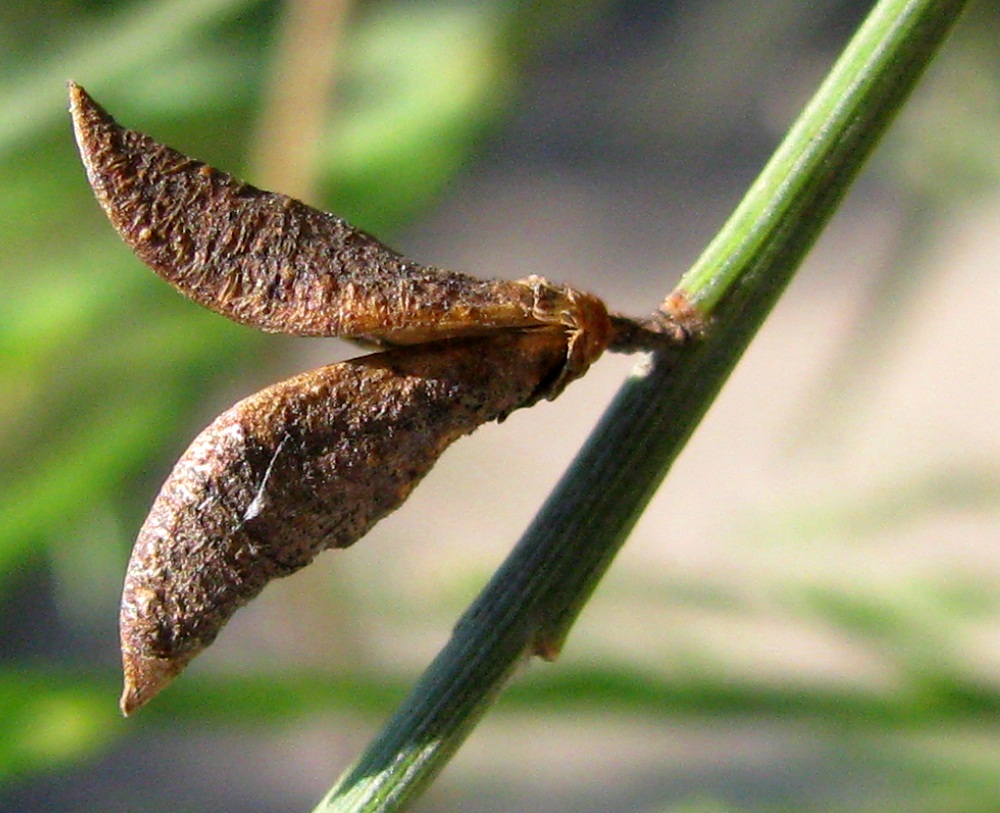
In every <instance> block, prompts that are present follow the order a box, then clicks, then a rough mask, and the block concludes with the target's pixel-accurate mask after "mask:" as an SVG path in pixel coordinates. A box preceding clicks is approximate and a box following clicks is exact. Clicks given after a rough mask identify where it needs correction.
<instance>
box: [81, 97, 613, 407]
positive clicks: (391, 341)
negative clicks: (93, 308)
mask: <svg viewBox="0 0 1000 813" xmlns="http://www.w3.org/2000/svg"><path fill="white" fill-rule="evenodd" d="M70 112H71V113H72V116H73V126H74V129H75V131H76V139H77V143H78V144H79V147H80V154H81V156H82V157H83V162H84V165H85V167H86V169H87V177H88V178H89V180H90V184H91V186H92V187H93V189H94V192H95V194H96V195H97V199H98V201H100V203H101V206H102V207H103V208H104V211H105V212H106V213H107V215H108V218H109V219H110V220H111V223H112V224H113V225H114V227H115V228H116V229H117V230H118V232H119V234H120V235H121V236H122V238H123V239H124V240H125V242H126V243H127V244H128V245H129V246H130V247H131V248H132V250H133V251H134V252H135V254H136V255H137V256H138V257H139V259H141V260H142V261H143V262H144V263H146V264H147V265H148V266H149V267H150V268H152V269H153V270H154V271H156V273H157V274H159V275H160V276H161V277H163V278H164V279H165V280H167V281H168V282H169V283H171V284H172V285H173V286H174V287H175V288H177V289H178V290H179V291H181V292H182V293H183V294H185V295H186V296H188V297H190V298H191V299H193V300H194V301H196V302H198V303H199V304H201V305H204V306H205V307H207V308H210V309H211V310H214V311H216V312H217V313H220V314H222V315H223V316H227V317H229V318H230V319H233V320H235V321H237V322H241V323H243V324H247V325H252V326H254V327H258V328H260V329H262V330H266V331H270V332H277V333H288V334H293V335H300V336H343V337H346V338H354V339H360V340H365V341H369V342H375V343H378V344H385V345H408V344H421V343H424V342H429V341H437V340H440V339H445V338H454V337H463V336H481V335H486V334H488V333H490V332H492V331H495V330H504V329H512V328H531V327H558V328H560V329H562V330H564V331H565V332H566V334H567V336H568V338H569V344H568V351H567V363H566V369H565V370H564V372H563V374H562V375H561V376H560V377H559V378H558V379H557V380H556V381H555V382H554V383H553V392H552V394H553V395H554V394H558V390H559V389H561V387H562V386H563V385H565V383H567V382H568V381H569V380H572V379H573V378H575V377H577V376H579V375H581V374H582V373H583V372H585V371H586V369H587V367H588V366H589V365H590V363H591V362H592V361H593V360H594V359H596V358H597V357H598V356H600V355H601V353H602V352H603V351H604V349H605V348H606V347H607V344H608V341H609V338H610V332H611V323H610V320H609V317H608V313H607V310H606V309H605V307H604V304H603V303H602V302H601V301H600V300H599V299H597V298H596V297H594V296H591V295H590V294H586V293H583V292H581V291H577V290H574V289H572V288H568V287H565V286H557V285H552V284H550V283H548V282H547V281H546V280H544V279H542V278H541V277H529V278H527V279H524V280H516V281H511V280H480V279H477V278H475V277H472V276H469V275H467V274H461V273H458V272H454V271H446V270H443V269H440V268H432V267H428V266H423V265H420V264H418V263H416V262H413V261H412V260H409V259H407V258H406V257H403V256H401V255H399V254H397V253H396V252H395V251H393V250H391V249H390V248H388V247H386V246H385V245H383V244H382V243H381V242H379V241H378V240H376V239H375V238H374V237H372V236H371V235H369V234H367V233H365V232H363V231H361V230H360V229H356V228H354V227H353V226H351V225H350V224H348V223H347V222H345V221H344V220H342V219H341V218H339V217H337V216H335V215H332V214H327V213H325V212H320V211H318V210H316V209H313V208H312V207H310V206H307V205H306V204H304V203H301V202H299V201H297V200H294V199H293V198H289V197H287V196H285V195H280V194H276V193H274V192H265V191H263V190H260V189H257V188H255V187H253V186H250V185H249V184H246V183H243V182H242V181H239V180H237V179H236V178H233V177H232V176H231V175H227V174H226V173H224V172H220V171H219V170H216V169H213V168H212V167H210V166H207V165H206V164H203V163H201V162H200V161H196V160H194V159H192V158H188V157H186V156H184V155H182V154H181V153H179V152H177V151H176V150H173V149H171V148H170V147H166V146H164V145H163V144H160V143H158V142H156V141H154V140H153V139H152V138H150V137H149V136H146V135H143V134H142V133H139V132H136V131H134V130H129V129H126V128H124V127H121V126H120V125H119V124H117V122H115V120H114V119H113V118H112V117H111V116H110V115H109V114H108V113H107V112H106V111H105V110H104V109H103V108H102V107H101V106H100V105H98V104H97V103H96V102H95V101H94V100H93V99H92V98H91V97H90V96H89V95H88V94H87V92H86V91H85V90H84V89H83V88H81V87H80V86H78V85H76V84H73V83H70Z"/></svg>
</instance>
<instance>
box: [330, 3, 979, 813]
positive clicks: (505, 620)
mask: <svg viewBox="0 0 1000 813" xmlns="http://www.w3.org/2000/svg"><path fill="white" fill-rule="evenodd" d="M964 5H965V2H960V0H909V1H907V0H882V2H880V3H878V4H877V6H876V7H875V8H874V10H873V11H872V12H871V14H870V15H869V17H868V19H867V20H866V22H865V23H864V25H863V26H862V28H861V29H860V30H859V32H858V33H857V35H856V36H855V37H854V39H853V40H852V42H851V43H850V45H849V46H848V48H847V49H846V50H845V52H844V54H843V55H842V56H841V58H840V60H838V62H837V64H836V66H835V67H834V69H833V70H832V72H831V73H830V74H829V77H828V78H827V80H826V81H825V82H824V83H823V85H822V87H821V88H820V90H819V91H818V92H817V93H816V95H815V96H814V98H813V100H812V101H811V102H810V103H809V105H808V106H807V107H806V109H805V111H804V112H803V114H802V115H801V117H800V118H799V120H798V121H797V122H796V124H795V125H794V127H793V128H792V130H791V131H790V132H789V134H788V136H787V138H786V139H785V141H784V142H783V144H782V145H781V146H780V148H779V149H778V151H777V152H776V153H775V155H774V158H773V159H772V160H771V161H770V162H769V163H768V165H767V167H766V168H765V169H764V171H763V172H762V173H761V175H760V177H759V178H758V179H757V181H756V182H755V183H754V185H753V186H752V187H751V189H750V191H749V192H748V194H747V196H746V197H745V198H744V200H743V201H742V202H741V204H740V206H739V207H738V208H737V210H736V212H734V214H733V215H732V217H731V218H730V219H729V221H728V222H727V223H726V224H725V226H724V227H723V229H722V231H721V232H720V233H719V235H718V236H717V237H716V239H715V240H714V241H713V242H712V243H711V244H710V246H709V247H708V249H707V250H706V252H705V254H704V255H703V256H702V257H701V259H699V261H698V263H697V264H696V265H695V266H694V268H693V269H692V270H691V271H690V272H689V273H688V274H686V275H685V276H684V278H683V279H682V281H681V283H680V287H679V288H678V291H679V292H680V293H681V294H682V295H683V296H684V297H686V298H687V300H688V301H690V302H691V303H692V304H693V305H694V306H695V307H696V308H697V309H699V310H700V312H701V313H702V314H704V315H705V316H707V317H710V318H711V325H710V327H709V329H708V330H707V332H706V333H705V336H704V337H703V338H702V339H701V340H700V341H697V342H695V343H693V344H690V345H687V346H684V347H681V348H676V349H671V350H668V351H665V352H662V353H658V354H655V355H653V356H651V357H650V359H649V360H648V362H647V363H644V364H642V365H640V367H639V369H638V370H637V371H636V372H635V373H633V375H632V376H631V377H630V378H629V379H628V381H627V382H626V383H625V385H624V387H623V388H622V390H621V391H620V392H619V394H618V396H617V397H616V399H615V401H614V403H613V404H612V405H611V407H610V408H609V409H608V411H607V412H606V413H605V415H604V417H603V418H602V420H601V421H600V424H599V425H598V426H597V428H596V429H595V430H594V432H593V434H592V435H591V438H590V440H589V441H588V442H587V444H586V445H585V446H584V448H583V449H582V450H581V452H580V454H579V455H578V456H577V458H576V460H575V461H574V462H573V464H572V466H571V468H570V470H569V471H568V472H567V474H566V475H565V476H564V477H563V479H562V481H561V482H560V483H559V485H558V486H557V487H556V489H555V491H554V492H553V493H552V495H551V496H550V497H549V499H548V501H547V502H546V503H545V505H544V506H543V508H542V510H541V511H540V513H539V514H538V516H537V518H536V519H535V521H534V522H533V523H532V525H531V527H530V528H528V530H527V532H526V533H525V535H524V536H523V537H522V539H521V541H520V542H519V543H518V545H517V547H516V548H515V549H514V551H513V552H512V553H511V554H510V556H509V557H508V559H507V561H506V562H505V563H504V564H503V565H502V566H501V568H500V569H499V570H498V571H497V573H496V574H495V576H494V577H493V579H492V580H491V581H490V583H489V584H488V585H487V586H486V588H485V589H484V590H483V592H482V593H481V594H480V596H479V597H478V598H477V599H476V601H475V602H474V603H473V605H472V606H471V607H470V608H469V610H468V611H467V612H466V613H465V615H464V616H463V617H462V618H461V619H460V621H459V623H458V625H457V626H456V628H455V631H454V634H453V636H452V638H451V640H450V641H449V642H448V644H447V645H446V646H445V648H444V649H443V650H442V651H441V653H440V654H439V655H438V657H437V658H436V659H435V660H434V662H433V663H432V664H431V666H430V667H429V668H428V670H427V671H426V672H425V673H424V675H423V677H422V678H421V679H420V681H419V682H418V683H417V685H416V686H415V688H414V690H413V692H412V693H411V694H410V696H409V697H408V698H407V699H406V700H405V701H404V702H403V704H402V706H401V707H400V708H399V709H398V711H397V712H396V714H395V715H394V716H393V717H392V719H391V720H390V721H389V722H388V724H387V725H386V727H385V728H384V729H383V730H382V732H381V733H380V734H379V735H378V736H377V737H376V739H375V740H374V741H373V742H372V744H371V746H370V747H369V749H368V750H367V751H366V752H365V753H364V754H363V755H362V756H361V758H360V759H359V761H358V762H357V763H356V764H355V765H354V766H353V767H352V768H351V769H350V770H349V771H348V772H347V773H346V774H345V775H344V776H343V777H342V778H341V780H340V781H339V782H338V784H337V785H336V786H335V787H334V788H333V789H332V790H331V791H330V793H329V794H328V796H327V797H326V799H324V800H323V802H321V803H320V805H319V806H318V807H317V808H316V810H317V813H319V812H320V811H323V812H324V813H331V811H338V813H344V812H345V811H391V810H399V809H401V808H402V807H403V806H404V805H405V803H406V802H408V801H410V800H412V799H413V798H414V797H415V795H416V794H417V793H418V792H419V791H420V790H421V789H422V788H423V787H424V786H426V784H427V783H428V782H429V781H430V780H431V778H433V777H434V776H435V775H436V774H437V772H438V771H439V770H440V769H441V768H442V767H443V766H444V764H445V763H446V762H447V760H448V758H449V757H450V756H451V754H452V753H454V751H455V750H456V749H457V748H458V746H459V745H460V744H461V742H462V741H463V740H464V738H465V736H466V735H467V733H468V732H469V731H470V730H471V728H472V727H473V726H474V725H475V724H476V722H477V721H478V720H479V718H480V717H481V716H482V714H483V713H484V711H485V710H486V708H488V707H489V705H490V704H491V702H492V701H493V699H494V698H495V697H496V695H497V693H498V692H499V691H500V690H501V688H502V687H503V685H504V683H505V682H506V680H507V679H508V678H509V677H510V675H511V674H512V673H513V672H514V671H515V670H516V669H517V668H518V666H519V665H520V664H521V663H522V662H523V660H524V659H525V657H526V656H527V655H531V654H539V655H542V656H544V657H549V658H551V657H554V656H555V655H556V654H557V653H558V651H559V648H560V647H561V645H562V642H563V640H564V639H565V637H566V635H567V634H568V631H569V629H570V627H571V626H572V624H573V622H574V620H575V619H576V617H577V615H578V614H579V612H580V609H581V608H582V607H583V605H584V603H585V602H586V601H587V599H588V598H589V596H590V594H591V593H592V592H593V589H594V587H595V586H596V585H597V583H598V582H599V581H600V579H601V577H602V576H603V575H604V573H605V572H606V570H607V568H608V566H609V565H610V563H611V561H612V559H613V558H614V556H615V554H616V553H617V551H618V549H619V548H620V546H621V544H622V543H623V542H624V540H625V538H626V536H627V535H628V533H629V532H630V531H631V529H632V527H633V525H634V524H635V522H636V520H637V519H638V517H639V516H640V514H641V513H642V511H643V509H644V508H645V506H646V504H647V502H648V501H649V499H650V498H651V497H652V495H653V493H654V492H655V491H656V488H657V487H658V486H659V484H660V482H661V480H662V479H663V477H664V475H665V474H666V472H667V470H668V469H669V467H670V465H671V463H672V462H673V460H674V459H675V458H676V456H677V455H678V453H679V452H680V450H681V448H682V447H683V445H684V442H685V441H686V440H687V438H688V437H689V435H690V434H691V432H692V431H693V429H694V427H695V426H696V425H697V423H698V421H699V420H700V419H701V417H702V415H703V414H704V413H705V411H706V410H707V409H708V406H709V404H710V403H711V402H712V400H713V398H714V397H715V395H716V393H717V392H718V390H719V389H720V387H721V386H722V384H723V383H724V381H725V380H726V378H727V377H728V375H729V373H730V371H731V370H732V368H733V367H734V365H735V364H736V362H737V360H738V359H739V357H740V356H741V355H742V353H743V351H744V350H745V348H746V346H747V345H748V344H749V342H750V340H751V338H752V337H753V335H754V333H755V332H756V331H757V329H758V328H759V327H760V325H761V324H762V322H763V321H764V319H765V317H766V316H767V313H768V312H769V311H770V309H771V307H772V306H773V305H774V303H775V302H776V301H777V298H778V297H779V295H780V293H781V291H782V290H783V289H784V287H785V285H786V284H787V283H788V281H789V280H790V279H791V277H792V274H793V273H794V271H795V269H796V268H797V266H798V265H799V263H800V262H801V260H802V258H803V257H804V256H805V254H806V252H807V251H808V250H809V248H810V246H811V245H812V243H813V241H814V240H815V238H816V236H817V235H818V234H819V232H820V230H821V229H822V227H823V226H824V224H825V223H826V222H827V220H828V219H829V217H830V215H831V214H832V213H833V211H834V209H835V207H836V205H837V203H838V202H839V200H840V199H841V197H842V196H843V194H844V192H845V191H846V189H847V187H848V186H849V185H850V183H851V181H852V180H853V179H854V178H855V177H856V176H857V173H858V171H859V170H860V168H861V165H862V164H863V162H864V160H865V158H867V156H868V155H869V153H870V152H871V150H872V148H873V147H874V145H875V144H876V143H877V141H878V139H879V137H880V136H881V135H882V133H883V132H884V131H885V129H886V128H887V126H888V124H889V123H890V121H891V120H892V118H893V116H894V114H895V113H896V111H897V110H898V108H899V106H900V105H901V103H902V102H903V100H904V99H905V98H906V96H907V94H908V93H909V92H910V91H911V90H912V88H913V87H914V85H915V84H916V82H917V80H918V78H919V76H920V74H921V73H922V71H923V69H924V68H925V67H926V65H927V64H928V63H929V62H930V60H931V58H932V56H933V54H934V53H935V51H936V50H937V48H938V46H939V45H940V44H941V42H942V41H943V40H944V38H945V36H946V34H947V33H948V31H949V30H950V28H951V26H952V24H953V23H954V22H955V21H956V19H957V17H958V15H959V13H960V11H961V10H962V8H963V7H964Z"/></svg>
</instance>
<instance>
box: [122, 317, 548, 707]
mask: <svg viewBox="0 0 1000 813" xmlns="http://www.w3.org/2000/svg"><path fill="white" fill-rule="evenodd" d="M565 356H566V337H565V334H564V333H563V332H561V331H551V330H535V331H504V332H502V333H499V334H497V335H496V336H493V337H489V338H478V339H466V340H455V341H450V342H445V343H441V344H429V345H422V346H420V347H412V348H397V349H394V350H389V351H386V352H384V353H378V354H375V355H370V356H365V357H362V358H357V359H353V360H351V361H346V362H342V363H340V364H333V365H330V366H328V367H322V368H320V369H318V370H313V371H312V372H309V373H304V374H302V375H299V376H297V377H295V378H291V379H288V380H287V381H283V382H281V383H279V384H276V385H274V386H272V387H269V388H267V389H265V390H263V391H261V392H259V393H257V394H256V395H253V396H251V397H249V398H247V399H246V400H244V401H241V402H240V403H238V404H236V405H235V406H234V407H232V408H231V409H229V410H228V411H226V412H224V413H223V414H222V415H221V416H220V417H219V418H218V419H216V420H215V422H214V423H212V424H211V425H210V426H209V427H208V428H207V429H206V430H205V431H204V432H202V433H201V435H199V436H198V437H197V438H196V439H195V441H194V442H193V443H192V444H191V447H190V448H189V449H188V450H187V452H185V454H184V455H183V456H182V457H181V458H180V460H179V461H178V463H177V465H176V467H175V468H174V470H173V472H172V473H171V474H170V476H169V477H168V478H167V480H166V482H165V483H164V485H163V488H162V490H161V491H160V494H159V496H158V497H157V498H156V501H155V503H154V505H153V508H152V510H151V512H150V514H149V517H148V519H147V520H146V522H145V524H144V525H143V527H142V530H141V531H140V532H139V537H138V539H137V541H136V543H135V548H134V550H133V552H132V558H131V560H130V562H129V565H128V571H127V575H126V579H125V589H124V593H123V596H122V607H121V647H122V658H123V663H124V670H125V691H124V694H123V695H122V699H121V707H122V711H123V712H124V713H125V714H130V713H131V712H133V711H135V710H136V709H138V708H139V707H141V706H142V705H144V704H145V703H146V702H147V701H148V700H149V699H150V698H151V697H152V696H153V695H155V694H156V693H157V692H158V691H160V689H162V688H163V687H164V686H165V685H166V684H167V683H169V682H170V681H171V680H172V679H173V678H174V677H176V675H177V674H178V673H179V672H180V671H181V670H182V669H183V668H184V667H185V666H186V665H187V663H188V662H189V661H190V660H191V658H193V657H194V656H195V655H196V654H198V652H200V651H201V650H202V649H204V648H205V647H206V646H208V645H209V644H210V643H211V642H212V641H213V640H214V639H215V637H216V635H217V634H218V632H219V630H220V629H221V628H222V626H223V625H224V624H225V623H226V622H227V621H228V620H229V618H230V616H232V614H233V613H234V612H235V611H236V610H237V609H238V608H239V607H240V606H242V605H243V604H245V603H246V602H247V601H249V600H250V599H252V598H253V597H254V596H256V595H257V594H258V593H259V592H260V591H261V589H263V587H264V585H265V584H266V583H267V582H268V581H270V580H271V579H274V578H277V577H279V576H286V575H288V574H290V573H292V572H294V571H296V570H298V569H299V568H301V567H304V566H305V565H307V564H309V562H311V561H312V560H313V558H314V557H315V556H316V555H317V554H318V553H320V552H321V551H323V550H324V549H326V548H343V547H347V546H348V545H351V544H352V543H354V542H355V541H357V540H358V539H359V538H360V537H361V536H363V535H364V534H365V533H366V532H367V531H368V530H369V529H370V528H371V527H372V525H374V524H375V523H376V522H377V521H378V520H379V519H381V518H382V517H384V516H385V515H386V514H388V513H390V512H391V511H393V510H394V509H395V508H397V507H398V506H399V505H400V503H402V502H403V500H404V499H406V497H407V495H408V494H409V493H410V491H411V489H413V487H414V486H415V485H416V484H417V483H418V482H419V481H420V479H421V478H422V477H423V476H424V475H425V474H426V473H427V472H428V471H429V470H430V468H431V467H432V466H433V464H434V463H435V461H436V460H437V459H438V457H439V456H440V454H441V453H442V452H443V451H444V449H445V448H446V447H447V446H448V445H449V444H450V443H451V442H452V441H454V440H455V439H456V438H458V437H460V436H461V435H465V434H468V433H469V432H471V431H473V430H474V429H475V428H476V427H478V426H480V425H481V424H483V423H485V422H486V421H491V420H495V419H497V418H503V417H505V416H506V415H507V414H508V413H510V412H511V411H512V410H515V409H518V408H519V407H522V406H526V405H528V404H531V403H533V402H534V401H535V400H537V398H538V397H539V394H540V393H543V392H545V391H546V390H547V389H548V387H549V386H550V385H551V383H552V381H553V380H554V379H555V378H556V377H558V376H559V375H560V374H561V370H562V367H563V363H564V360H565Z"/></svg>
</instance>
